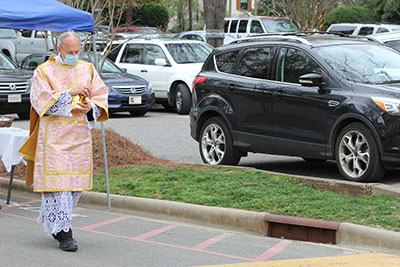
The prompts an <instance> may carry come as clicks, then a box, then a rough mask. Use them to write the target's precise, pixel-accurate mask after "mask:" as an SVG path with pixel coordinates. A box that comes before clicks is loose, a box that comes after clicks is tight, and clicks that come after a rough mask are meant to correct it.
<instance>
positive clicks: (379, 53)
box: [316, 44, 400, 84]
mask: <svg viewBox="0 0 400 267" xmlns="http://www.w3.org/2000/svg"><path fill="white" fill-rule="evenodd" d="M316 51H317V53H318V54H319V55H320V56H321V57H322V58H323V60H324V61H325V62H326V63H327V64H328V65H329V66H331V67H332V69H334V70H335V71H336V72H337V73H338V74H339V75H340V76H342V77H343V78H344V79H346V80H348V81H351V82H356V83H365V84H383V83H394V82H400V54H399V53H397V52H395V51H394V50H392V49H390V48H387V47H385V46H383V45H382V46H380V45H374V44H358V45H340V46H338V45H336V46H325V47H319V48H316Z"/></svg>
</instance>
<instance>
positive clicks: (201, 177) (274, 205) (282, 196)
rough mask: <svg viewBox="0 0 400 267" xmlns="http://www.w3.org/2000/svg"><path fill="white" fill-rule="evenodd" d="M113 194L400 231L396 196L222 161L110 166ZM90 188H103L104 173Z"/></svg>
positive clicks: (97, 177) (95, 177)
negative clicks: (318, 184)
mask: <svg viewBox="0 0 400 267" xmlns="http://www.w3.org/2000/svg"><path fill="white" fill-rule="evenodd" d="M109 180H110V181H109V182H110V192H111V193H112V194H118V195H125V196H136V197H144V198H155V199H163V200H172V201H179V202H184V203H192V204H199V205H206V206H217V207H225V208H237V209H245V210H251V211H259V212H268V213H272V214H281V215H292V216H299V217H306V218H314V219H322V220H328V221H336V222H350V223H356V224H361V225H366V226H371V227H376V228H384V229H388V230H392V231H398V232H399V231H400V199H399V198H396V197H389V196H357V197H350V196H347V195H343V194H339V193H334V192H330V191H321V190H317V189H313V188H312V187H310V186H309V185H308V184H306V183H301V182H299V181H297V180H295V179H294V178H291V177H288V176H281V175H271V174H268V173H266V172H263V171H254V170H248V169H243V168H230V167H223V166H203V165H183V166H182V167H168V166H137V167H129V168H124V169H112V170H109ZM94 185H95V186H94V190H95V191H98V192H106V182H105V175H104V173H103V174H102V173H99V174H96V175H95V176H94Z"/></svg>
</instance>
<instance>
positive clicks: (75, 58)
mask: <svg viewBox="0 0 400 267" xmlns="http://www.w3.org/2000/svg"><path fill="white" fill-rule="evenodd" d="M78 59H79V54H77V55H75V56H73V55H69V54H67V53H65V59H64V62H65V63H66V64H67V65H70V66H74V65H75V64H76V63H77V62H78Z"/></svg>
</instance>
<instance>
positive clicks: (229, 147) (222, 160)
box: [199, 117, 240, 165]
mask: <svg viewBox="0 0 400 267" xmlns="http://www.w3.org/2000/svg"><path fill="white" fill-rule="evenodd" d="M199 149H200V155H201V159H202V160H203V162H204V163H208V164H213V165H237V164H238V163H239V161H240V156H238V155H236V153H235V150H234V148H233V141H232V135H231V133H230V132H229V129H228V126H227V125H226V123H225V122H224V121H223V120H222V119H220V118H218V117H213V118H210V119H208V120H207V121H206V122H205V123H204V125H203V127H202V128H201V131H200V140H199Z"/></svg>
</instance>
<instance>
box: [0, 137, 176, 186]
mask: <svg viewBox="0 0 400 267" xmlns="http://www.w3.org/2000/svg"><path fill="white" fill-rule="evenodd" d="M92 136H93V169H94V172H100V171H103V170H104V154H103V141H102V136H101V131H100V130H97V129H95V130H93V131H92ZM105 140H106V150H107V165H108V168H109V169H111V168H120V167H129V166H139V165H168V166H175V165H178V163H176V162H171V161H168V160H165V159H160V158H156V157H154V156H152V155H151V154H150V153H149V152H147V151H145V150H143V148H142V147H141V146H139V145H136V144H134V143H132V142H131V141H130V140H129V139H128V138H125V137H123V136H121V135H119V134H118V133H116V132H114V131H113V130H109V129H106V134H105ZM0 176H1V177H9V176H10V174H9V173H8V172H6V170H5V167H4V165H3V163H2V162H1V161H0ZM14 178H15V179H20V180H24V179H25V165H24V164H22V163H20V164H18V165H17V166H16V167H15V171H14Z"/></svg>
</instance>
